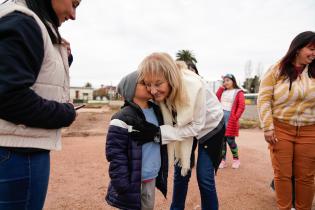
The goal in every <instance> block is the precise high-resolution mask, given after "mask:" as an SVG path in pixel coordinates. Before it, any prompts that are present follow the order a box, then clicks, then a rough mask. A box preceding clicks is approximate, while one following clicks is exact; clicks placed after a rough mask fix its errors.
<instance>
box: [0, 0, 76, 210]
mask: <svg viewBox="0 0 315 210" xmlns="http://www.w3.org/2000/svg"><path fill="white" fill-rule="evenodd" d="M79 4H80V0H7V1H5V2H4V3H2V4H0V58H1V59H0V209H2V210H19V209H31V210H37V209H43V206H44V202H45V197H46V193H47V187H48V180H49V171H50V151H51V150H60V149H61V128H62V127H67V126H69V125H70V124H71V123H72V122H73V121H74V120H75V117H76V111H75V109H74V106H73V104H72V103H70V98H69V64H70V63H71V61H72V57H71V56H70V55H69V47H68V44H67V43H66V44H65V42H64V40H63V39H62V38H61V36H60V34H59V31H58V28H59V27H60V26H61V24H62V23H63V22H65V21H67V20H69V19H71V20H74V19H75V17H76V8H77V6H78V5H79ZM67 48H68V49H67Z"/></svg>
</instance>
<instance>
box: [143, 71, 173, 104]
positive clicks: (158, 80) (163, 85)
mask: <svg viewBox="0 0 315 210" xmlns="http://www.w3.org/2000/svg"><path fill="white" fill-rule="evenodd" d="M144 84H145V86H146V87H147V90H148V91H149V92H150V93H151V95H152V96H153V98H154V100H155V101H157V102H163V101H164V100H165V99H166V98H167V97H168V96H169V94H170V92H171V87H170V85H169V83H168V82H167V80H166V78H165V77H164V76H163V75H162V74H160V75H150V76H149V75H148V76H145V77H144Z"/></svg>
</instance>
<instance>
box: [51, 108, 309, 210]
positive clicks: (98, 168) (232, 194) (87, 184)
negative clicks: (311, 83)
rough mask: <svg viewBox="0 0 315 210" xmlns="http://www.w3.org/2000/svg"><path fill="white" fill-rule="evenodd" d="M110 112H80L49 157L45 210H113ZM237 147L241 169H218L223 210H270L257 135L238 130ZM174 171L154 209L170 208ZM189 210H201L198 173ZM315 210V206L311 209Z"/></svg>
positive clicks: (267, 174)
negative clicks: (108, 149) (108, 135)
mask: <svg viewBox="0 0 315 210" xmlns="http://www.w3.org/2000/svg"><path fill="white" fill-rule="evenodd" d="M111 115H112V114H111V112H109V110H107V109H102V110H92V111H91V110H82V111H80V113H79V115H78V117H77V120H76V122H75V123H74V124H73V125H72V126H71V127H70V128H68V129H65V130H64V132H63V135H64V136H65V137H64V138H63V149H62V151H60V152H52V155H51V177H50V184H49V189H48V195H47V199H46V204H45V209H47V210H53V209H71V210H72V209H73V210H77V209H82V210H83V209H84V210H85V209H91V210H92V209H93V210H94V209H95V210H97V209H105V210H111V209H114V208H111V207H110V206H109V205H107V203H106V202H105V201H104V196H105V193H106V190H107V186H108V180H109V178H108V173H107V170H108V163H107V161H106V159H105V151H104V145H105V132H106V130H107V126H108V122H109V120H110V117H111ZM237 142H238V144H239V148H240V160H241V167H240V168H239V169H237V170H235V169H231V161H230V160H231V156H228V157H229V161H230V162H229V167H228V168H225V169H221V170H219V172H218V174H217V176H216V186H217V191H218V197H219V203H220V209H221V210H273V209H276V206H275V196H274V192H273V191H272V190H271V189H270V187H269V184H270V181H271V179H272V169H271V165H270V159H269V155H268V150H267V144H266V143H265V142H264V140H263V135H262V132H261V131H260V130H257V129H254V130H241V132H240V137H239V138H238V139H237ZM172 179H173V170H172V169H170V171H169V180H168V186H169V188H168V196H167V199H165V198H164V197H163V196H162V194H161V193H160V192H157V193H156V195H157V198H156V204H155V209H156V210H167V209H169V206H170V202H171V198H172ZM186 209H187V210H195V209H196V210H197V209H198V210H199V209H201V208H200V196H199V190H198V185H197V181H196V172H195V170H193V175H192V178H191V181H190V185H189V191H188V196H187V199H186ZM312 209H315V203H313V208H312Z"/></svg>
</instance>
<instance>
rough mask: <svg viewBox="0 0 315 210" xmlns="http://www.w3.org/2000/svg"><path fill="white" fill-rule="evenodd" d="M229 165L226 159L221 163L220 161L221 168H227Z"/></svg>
mask: <svg viewBox="0 0 315 210" xmlns="http://www.w3.org/2000/svg"><path fill="white" fill-rule="evenodd" d="M226 166H227V163H226V161H225V160H222V161H221V163H220V165H219V168H221V169H222V168H225V167H226Z"/></svg>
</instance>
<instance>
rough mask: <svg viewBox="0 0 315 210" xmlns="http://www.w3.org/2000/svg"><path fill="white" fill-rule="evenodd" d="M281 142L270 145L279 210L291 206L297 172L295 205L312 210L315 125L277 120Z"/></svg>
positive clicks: (300, 208) (276, 131)
mask: <svg viewBox="0 0 315 210" xmlns="http://www.w3.org/2000/svg"><path fill="white" fill-rule="evenodd" d="M274 125H275V135H276V137H277V139H278V142H277V143H275V144H274V145H270V146H269V148H270V156H271V161H272V166H273V169H274V180H275V190H276V196H277V205H278V208H279V210H290V209H291V205H292V180H291V177H292V176H293V175H294V176H295V208H296V210H311V207H312V202H313V199H314V191H315V185H314V175H315V125H310V126H301V127H296V126H292V125H289V124H286V123H282V122H279V121H277V120H274Z"/></svg>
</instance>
